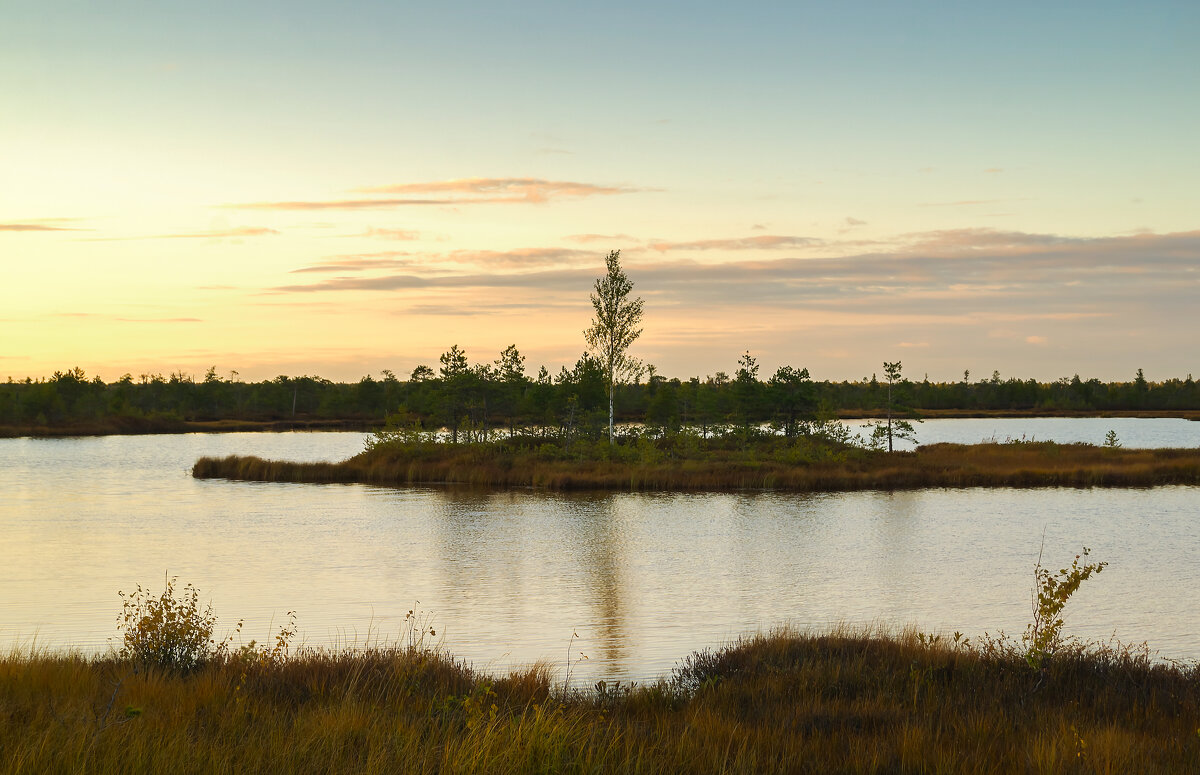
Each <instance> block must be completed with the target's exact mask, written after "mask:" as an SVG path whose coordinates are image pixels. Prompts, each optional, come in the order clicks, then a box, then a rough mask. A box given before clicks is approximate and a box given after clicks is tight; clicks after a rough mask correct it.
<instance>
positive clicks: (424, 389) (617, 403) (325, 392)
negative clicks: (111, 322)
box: [0, 345, 1200, 441]
mask: <svg viewBox="0 0 1200 775" xmlns="http://www.w3.org/2000/svg"><path fill="white" fill-rule="evenodd" d="M896 365H897V366H898V365H899V364H896ZM889 381H890V380H887V379H886V378H885V379H883V380H881V379H877V378H876V377H874V376H872V377H869V378H863V379H859V380H855V381H842V382H832V381H820V382H818V381H814V380H812V378H811V377H810V375H809V372H808V370H807V369H805V368H797V367H793V366H781V367H780V368H778V369H777V370H776V371H775V372H774V373H773V374H769V375H765V374H762V373H760V369H759V365H758V362H757V360H756V359H755V357H754V356H752V355H751V354H750V353H749V352H746V353H744V354H743V355H742V356H741V358H740V359H739V361H738V363H737V365H736V368H734V369H733V373H732V375H730V374H727V373H725V372H717V373H716V374H715V375H713V376H709V377H706V378H703V379H702V378H700V377H692V378H691V379H686V380H683V379H674V378H667V377H664V376H663V375H661V374H659V373H658V371H657V369H655V367H654V366H652V365H648V366H646V367H645V368H644V369H643V370H642V372H641V374H640V375H638V376H636V377H635V379H634V380H633V381H631V382H627V383H624V384H616V385H614V386H613V405H614V411H615V418H616V420H617V422H619V423H638V424H642V425H644V426H646V427H647V428H649V429H650V430H651V431H652V432H653V431H656V430H658V431H662V432H669V431H671V430H673V429H678V428H680V427H684V426H687V427H691V428H695V429H696V430H698V431H699V432H700V433H702V434H706V433H708V432H709V431H710V429H712V428H714V427H726V428H728V427H750V426H758V425H760V424H763V423H772V424H774V425H775V427H776V430H777V432H779V433H781V434H783V435H787V436H793V435H798V434H802V433H805V432H806V429H807V427H808V424H809V423H812V422H814V421H818V420H822V419H830V418H833V417H835V416H836V415H837V414H838V413H839V412H842V413H884V412H886V409H887V406H888V402H889V390H888V387H889ZM608 389H609V384H608V382H607V380H606V374H605V370H604V367H603V364H602V363H601V362H600V361H599V360H598V359H597V358H596V357H594V356H593V355H590V354H584V355H582V356H581V357H580V358H579V360H578V361H577V362H576V363H575V364H574V366H573V367H572V368H569V369H568V368H567V367H565V366H564V367H562V368H561V369H560V370H559V372H558V373H557V374H551V373H550V372H549V371H548V370H547V369H546V368H545V367H542V368H540V369H539V370H538V371H537V372H536V373H534V374H530V373H529V372H528V371H527V370H526V367H525V357H524V356H523V355H521V353H520V352H519V351H518V350H517V348H516V346H515V345H514V346H510V347H508V348H507V349H505V350H504V351H503V352H502V353H500V354H499V356H498V357H497V358H496V359H495V360H493V361H484V362H475V363H471V362H470V361H469V360H468V358H467V354H466V353H465V352H464V351H463V350H462V349H460V348H459V347H458V346H457V345H455V346H453V347H451V348H450V349H449V350H447V351H446V352H445V353H443V354H442V356H441V357H440V359H439V363H438V366H437V368H434V367H432V366H426V365H422V366H418V367H417V368H415V369H413V371H412V373H411V374H410V375H408V378H407V379H401V378H399V377H397V376H396V375H395V374H393V373H392V372H390V371H384V372H382V374H381V375H380V377H379V378H374V377H372V376H365V377H363V378H362V379H361V380H359V381H358V382H351V383H339V382H331V381H330V380H327V379H321V378H319V377H309V376H303V377H287V376H279V377H276V378H275V379H273V380H265V381H262V382H245V381H241V380H238V379H237V377H236V374H232V375H230V377H229V378H227V379H226V378H221V377H219V376H218V375H217V372H216V369H215V368H213V369H209V370H208V372H207V373H206V374H205V375H204V376H203V377H201V378H196V377H194V376H192V375H189V374H184V373H174V374H171V375H170V376H163V375H161V374H142V375H140V376H138V377H133V376H132V375H129V374H126V375H125V376H123V377H122V378H121V379H119V380H117V381H116V382H105V381H103V380H102V379H100V378H99V377H95V376H94V377H90V378H89V377H88V376H87V375H85V374H84V372H83V371H82V370H81V369H78V368H75V369H70V370H68V371H65V372H55V373H54V375H53V376H52V377H50V378H48V379H38V380H34V379H25V380H24V381H13V380H12V379H11V378H10V379H9V381H8V382H7V383H0V426H8V427H10V428H13V427H16V428H19V427H27V428H34V427H48V428H53V427H66V426H71V425H79V424H84V425H86V424H88V423H102V422H104V421H110V420H114V419H119V418H137V419H142V420H151V421H152V420H174V421H183V420H186V421H215V420H238V421H287V420H295V421H343V422H355V423H362V424H366V425H379V424H380V423H382V422H384V420H385V419H386V418H388V417H389V416H392V417H393V421H394V422H395V421H398V420H396V418H397V417H399V418H402V421H403V422H409V423H412V424H417V423H419V424H420V425H421V426H422V427H424V428H427V429H435V428H444V429H445V430H446V432H447V434H448V435H449V437H450V438H451V439H452V440H454V441H459V440H468V441H469V440H474V439H477V438H483V437H491V435H493V434H497V433H508V434H517V433H527V432H531V431H532V432H535V433H542V434H544V433H559V434H564V433H566V434H573V435H580V436H585V437H592V438H599V437H600V436H601V435H603V434H605V433H606V431H607V425H608V410H609V395H608ZM891 401H892V404H893V405H894V406H903V407H904V409H905V412H906V413H908V414H910V415H919V414H920V413H921V412H922V411H926V410H964V411H971V410H1033V411H1046V412H1055V411H1062V410H1078V411H1110V410H1117V411H1120V410H1148V411H1179V410H1196V409H1200V384H1197V382H1196V381H1194V380H1193V379H1192V377H1191V375H1188V377H1187V378H1186V379H1168V380H1166V381H1163V382H1151V381H1149V380H1147V379H1146V378H1145V377H1144V375H1143V373H1142V371H1141V370H1140V369H1139V370H1138V372H1137V374H1136V376H1135V377H1134V379H1132V380H1131V381H1129V382H1101V381H1100V380H1098V379H1088V380H1084V379H1081V378H1080V377H1079V376H1074V377H1069V378H1068V377H1064V378H1062V379H1059V380H1057V381H1054V382H1038V381H1037V380H1033V379H1029V380H1020V379H1015V378H1008V379H1002V378H1001V377H1000V375H999V374H998V373H995V372H993V374H992V376H991V377H990V378H988V379H983V380H974V381H972V380H971V379H970V375H969V374H968V373H964V374H963V379H962V380H961V381H959V382H930V381H929V380H928V379H924V380H921V381H919V382H916V381H911V380H909V379H907V378H904V379H900V380H899V381H898V382H896V384H895V385H893V395H892V398H891Z"/></svg>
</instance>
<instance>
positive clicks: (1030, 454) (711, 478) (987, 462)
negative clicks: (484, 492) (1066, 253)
mask: <svg viewBox="0 0 1200 775" xmlns="http://www.w3.org/2000/svg"><path fill="white" fill-rule="evenodd" d="M561 458H562V456H561V455H559V454H548V453H547V452H545V451H539V450H537V449H523V448H515V449H513V448H509V447H506V446H504V445H498V444H494V445H424V446H413V447H407V448H403V447H393V448H381V449H377V450H374V451H371V452H364V453H362V454H359V455H357V456H355V457H353V458H351V459H349V460H346V461H343V462H341V463H290V462H284V461H270V460H262V459H260V458H256V457H238V456H231V457H227V458H201V459H200V460H199V461H197V463H196V464H195V467H194V468H193V469H192V474H193V475H194V476H196V477H197V478H226V479H242V480H250V481H268V482H314V483H320V482H360V483H363V484H376V485H390V486H398V485H408V484H435V483H444V484H463V485H476V486H491V487H511V486H533V487H542V488H547V489H554V490H569V489H608V490H736V489H762V488H766V489H781V490H796V491H843V490H868V489H881V490H897V489H914V488H922V487H1150V486H1156V485H1166V484H1200V449H1109V448H1103V447H1095V446H1092V445H1087V444H1055V443H1052V442H1038V443H1018V444H971V445H961V444H930V445H925V446H921V447H919V448H918V449H917V450H916V451H915V452H896V453H892V454H888V453H883V452H869V451H866V450H853V449H839V450H832V451H830V450H824V451H822V450H821V449H820V448H818V449H816V450H815V451H814V450H813V449H812V448H811V446H810V447H798V446H795V445H792V446H789V445H788V444H787V442H785V441H772V442H770V443H769V444H760V445H755V446H751V447H750V448H748V449H741V450H739V449H712V450H707V451H697V452H693V453H691V454H688V453H681V454H673V453H671V452H670V451H669V450H668V451H667V452H664V453H663V454H661V455H659V459H654V457H653V456H650V459H648V460H647V459H594V458H590V457H588V456H586V455H579V456H577V457H575V458H573V459H561Z"/></svg>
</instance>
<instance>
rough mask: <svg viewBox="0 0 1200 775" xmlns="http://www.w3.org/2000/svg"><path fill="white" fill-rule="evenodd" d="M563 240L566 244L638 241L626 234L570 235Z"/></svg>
mask: <svg viewBox="0 0 1200 775" xmlns="http://www.w3.org/2000/svg"><path fill="white" fill-rule="evenodd" d="M564 239H566V240H567V241H568V242H580V243H591V242H625V243H629V242H638V240H637V239H636V238H635V237H631V236H630V235H628V234H571V235H570V236H567V237H564Z"/></svg>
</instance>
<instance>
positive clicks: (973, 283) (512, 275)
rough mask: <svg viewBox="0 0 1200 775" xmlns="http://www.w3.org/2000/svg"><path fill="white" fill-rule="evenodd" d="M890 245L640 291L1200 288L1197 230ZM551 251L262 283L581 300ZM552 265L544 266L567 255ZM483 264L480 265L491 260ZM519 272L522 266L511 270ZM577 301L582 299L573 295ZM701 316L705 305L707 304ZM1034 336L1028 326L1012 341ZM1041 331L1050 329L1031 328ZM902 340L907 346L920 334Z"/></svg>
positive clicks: (820, 298)
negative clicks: (469, 267)
mask: <svg viewBox="0 0 1200 775" xmlns="http://www.w3.org/2000/svg"><path fill="white" fill-rule="evenodd" d="M902 242H903V243H904V244H903V245H901V246H900V247H897V248H893V249H889V250H887V251H882V250H881V251H877V252H872V253H860V254H857V255H852V256H844V257H826V258H797V257H787V258H777V259H775V258H772V259H769V260H754V261H736V262H724V263H719V264H704V263H699V262H696V261H692V260H664V261H661V262H659V263H648V264H639V265H638V266H637V267H636V273H635V274H634V279H635V280H636V282H637V283H638V290H639V292H640V293H642V294H643V295H645V296H646V298H647V299H653V300H654V305H655V306H656V307H657V308H659V309H666V308H673V309H678V310H688V309H690V310H706V311H707V312H711V313H713V314H716V311H717V310H721V309H734V308H738V309H751V308H752V309H755V310H767V309H770V310H778V311H779V312H780V314H783V313H784V312H788V313H789V314H791V313H793V312H795V311H797V310H802V309H807V310H810V311H813V312H814V313H815V312H822V314H824V313H825V312H830V313H832V312H840V313H841V314H844V315H847V316H853V317H852V318H849V319H858V320H862V321H870V320H873V319H878V318H879V316H883V315H907V316H910V317H913V318H920V319H922V320H942V321H948V320H952V321H956V322H962V323H964V324H965V323H966V322H968V321H973V320H982V319H987V320H991V321H1007V323H1008V324H1010V325H1016V324H1018V323H1020V322H1022V321H1033V320H1041V321H1056V322H1057V323H1056V324H1068V323H1071V322H1072V321H1076V322H1079V323H1080V324H1082V322H1083V321H1087V320H1100V319H1104V318H1106V317H1115V318H1118V319H1119V318H1121V317H1122V316H1128V315H1131V314H1133V313H1132V310H1135V309H1145V308H1146V306H1147V305H1146V302H1145V300H1146V299H1154V300H1155V301H1154V310H1153V312H1154V314H1160V315H1161V314H1166V312H1167V311H1172V312H1171V314H1172V315H1186V314H1188V311H1189V310H1190V309H1191V307H1192V305H1193V304H1194V298H1195V296H1196V294H1197V293H1198V292H1200V272H1198V271H1197V267H1198V266H1200V232H1188V233H1176V234H1164V235H1132V236H1125V237H1115V238H1107V239H1082V238H1068V237H1062V236H1058V235H1047V234H1022V233H1015V232H992V231H988V230H981V229H968V230H960V231H944V232H929V233H921V234H912V235H905V237H904V239H903V240H902ZM559 250H560V249H556V248H545V249H530V250H526V251H510V252H508V253H504V252H494V253H492V252H477V253H475V254H473V255H470V256H468V255H466V254H462V255H460V256H459V257H460V258H463V259H468V258H469V259H470V260H469V261H467V263H470V264H474V265H475V266H476V271H463V272H455V273H450V272H441V273H437V271H436V270H429V271H414V270H412V269H411V268H402V271H400V272H389V273H386V274H382V275H376V276H336V277H325V278H322V279H320V280H318V281H317V282H313V283H311V284H303V285H286V286H280V287H277V288H273V289H271V291H273V292H275V293H278V294H290V293H300V294H313V293H324V292H363V291H366V292H371V291H396V290H405V289H408V290H421V291H424V292H433V291H440V292H443V293H447V294H450V296H451V297H452V298H453V297H455V296H457V295H459V294H468V295H470V296H471V297H472V298H475V297H480V296H491V295H494V294H496V293H497V292H503V293H509V292H510V291H513V290H518V289H519V292H520V293H522V294H523V295H525V296H529V297H532V298H537V299H543V300H546V301H547V302H553V301H561V300H564V299H565V300H568V301H571V300H574V301H575V302H576V303H579V304H583V303H585V302H586V292H587V289H588V288H589V287H590V285H591V282H592V280H594V279H595V276H596V273H597V269H596V267H592V266H583V265H581V262H576V263H571V259H573V258H574V257H575V256H576V255H578V256H579V258H580V259H581V260H582V258H583V257H584V256H586V257H587V258H588V260H591V261H594V260H595V258H596V257H595V256H594V255H592V254H590V253H588V252H587V251H579V252H578V253H577V254H576V253H570V254H567V255H566V256H562V255H559V253H558V252H559ZM564 259H565V262H564V263H563V264H554V263H553V262H554V261H561V260H564ZM489 262H490V263H489ZM514 269H529V270H531V271H513V270H514ZM580 300H582V301H580ZM706 314H707V313H706ZM1031 333H1032V332H1029V331H1025V332H1024V333H1023V335H1022V336H1024V335H1029V334H1031ZM1037 335H1039V336H1042V335H1047V334H1046V333H1045V332H1038V334H1037ZM912 336H913V335H912V334H910V335H908V336H906V337H905V339H906V340H907V341H910V342H918V343H919V342H921V341H931V340H928V339H926V338H925V335H921V336H920V338H910V337H912Z"/></svg>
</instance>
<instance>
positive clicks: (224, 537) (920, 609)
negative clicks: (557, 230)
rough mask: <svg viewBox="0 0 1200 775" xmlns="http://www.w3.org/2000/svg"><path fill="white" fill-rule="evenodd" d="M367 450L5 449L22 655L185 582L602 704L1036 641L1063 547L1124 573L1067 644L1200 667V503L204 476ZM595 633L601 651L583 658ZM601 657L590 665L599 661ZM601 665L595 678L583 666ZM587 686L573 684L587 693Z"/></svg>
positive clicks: (1019, 427)
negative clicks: (858, 651) (726, 676)
mask: <svg viewBox="0 0 1200 775" xmlns="http://www.w3.org/2000/svg"><path fill="white" fill-rule="evenodd" d="M1109 429H1113V430H1115V431H1116V433H1117V434H1118V436H1119V437H1120V438H1121V440H1122V443H1124V444H1125V445H1126V446H1189V447H1195V446H1200V423H1197V422H1187V421H1183V420H1147V419H1130V418H1120V419H1109V418H1101V419H1087V420H1081V419H1061V418H1060V419H1049V418H1041V419H1037V420H1029V419H1021V420H1008V419H1005V420H995V419H989V420H974V419H972V420H936V421H929V422H926V423H924V424H923V425H920V426H918V434H919V436H920V438H921V439H922V440H923V441H930V442H931V441H936V440H960V441H979V440H980V439H981V438H991V437H993V436H995V437H996V438H998V439H1003V438H1006V437H1015V438H1020V436H1021V435H1022V434H1024V435H1025V436H1026V437H1029V436H1031V435H1032V436H1035V437H1036V438H1037V439H1039V440H1043V439H1046V440H1050V439H1055V440H1064V441H1071V440H1080V439H1083V440H1088V441H1093V442H1097V443H1098V442H1099V441H1101V440H1102V439H1103V437H1104V434H1105V433H1106V432H1107V431H1108V430H1109ZM363 438H364V436H363V434H361V433H281V434H265V433H262V434H253V433H243V434H187V435H177V436H109V437H98V438H74V439H28V438H25V439H3V440H0V460H3V461H4V462H3V465H2V466H0V526H2V527H0V530H2V533H0V535H2V536H3V541H2V543H0V645H10V644H14V643H24V644H28V643H29V642H30V641H31V640H33V641H35V642H36V643H37V644H41V645H48V646H55V647H65V646H76V647H80V648H83V649H85V650H96V649H102V648H104V647H106V645H107V643H108V639H109V638H111V637H113V636H114V635H115V634H116V627H115V624H116V618H117V613H118V612H119V610H120V599H119V598H118V596H117V591H118V590H125V591H126V592H128V591H131V590H132V589H133V588H134V587H135V586H136V585H137V584H139V583H140V584H142V585H143V586H148V587H150V588H151V589H153V590H155V591H158V590H160V589H161V587H162V583H163V576H164V573H169V574H170V575H172V576H178V577H179V579H180V581H181V583H183V582H191V583H193V584H195V585H196V586H197V587H198V588H199V589H200V590H201V592H202V596H203V598H204V599H206V600H207V599H211V601H212V605H213V608H214V611H215V613H216V614H217V616H218V617H219V620H220V625H219V628H218V632H219V633H222V634H223V633H224V632H226V631H228V630H230V629H232V626H233V624H234V623H235V622H236V621H237V620H238V619H239V618H244V619H245V620H246V626H245V629H244V633H245V637H246V638H257V639H259V640H260V641H261V640H264V639H269V637H270V635H271V632H272V626H274V627H275V628H277V627H278V625H279V624H280V623H281V622H283V621H284V620H285V618H286V613H287V612H288V611H290V610H295V611H296V612H297V621H298V624H299V628H300V632H301V636H302V639H303V641H304V642H305V643H306V644H308V645H314V646H323V645H338V644H341V645H348V644H359V645H361V644H363V643H365V642H368V641H371V642H378V641H380V640H383V641H386V640H388V639H389V638H391V639H394V638H395V637H396V636H397V634H398V633H400V631H401V629H402V627H403V619H404V615H405V613H407V612H408V611H409V610H410V609H416V610H417V611H419V612H423V613H424V615H425V616H427V617H429V620H430V621H431V623H432V625H433V626H434V628H435V629H436V630H437V631H438V639H439V640H442V639H444V643H445V645H446V647H447V649H448V650H449V651H450V652H451V653H453V654H454V655H456V656H459V657H462V658H465V659H468V660H469V661H471V662H472V663H474V664H475V665H476V666H477V667H480V668H483V669H489V670H495V671H501V670H504V669H506V668H507V667H509V666H511V665H521V664H528V663H530V662H532V661H534V660H538V659H543V660H546V661H548V662H550V663H551V664H552V665H553V666H555V667H556V668H558V671H559V675H560V677H561V676H562V675H563V673H564V671H565V667H566V665H567V664H568V655H567V652H568V648H569V649H570V655H571V656H570V661H571V663H573V665H574V666H573V668H572V675H573V677H575V678H577V679H578V681H579V682H580V685H590V683H592V682H594V681H596V680H599V679H600V678H604V679H609V680H611V679H615V678H620V679H625V680H649V679H652V678H654V677H656V676H660V675H663V674H665V673H667V672H669V671H670V669H671V668H672V666H673V665H674V664H675V663H676V661H677V660H679V659H680V658H682V657H684V656H685V655H687V654H688V653H689V652H691V651H693V650H696V649H700V648H704V647H706V646H718V645H720V644H721V643H723V642H726V641H728V640H730V639H732V638H735V637H737V636H739V635H742V634H745V633H750V632H754V631H755V630H758V629H769V628H771V627H772V626H775V625H778V624H784V623H791V624H795V625H798V626H801V627H817V628H821V627H826V626H828V625H830V624H833V623H837V622H842V621H845V622H852V623H882V624H884V625H888V626H895V627H900V626H903V625H908V624H913V625H916V626H919V627H920V628H921V629H923V630H925V631H947V632H952V631H954V630H960V631H962V632H965V633H967V634H970V635H978V634H980V633H983V632H990V633H993V634H995V633H996V632H998V631H1000V630H1004V631H1005V632H1008V633H1009V634H1012V635H1019V634H1020V632H1021V631H1022V630H1023V629H1024V625H1025V622H1026V621H1027V620H1028V617H1029V612H1030V597H1029V591H1030V586H1031V582H1032V569H1033V565H1034V562H1035V561H1036V560H1037V557H1038V552H1039V548H1040V547H1041V546H1042V542H1043V534H1044V536H1045V548H1044V551H1045V558H1046V562H1047V564H1048V565H1049V566H1050V567H1052V568H1058V567H1062V566H1064V565H1066V564H1068V563H1069V562H1070V560H1071V558H1072V557H1073V556H1074V554H1075V552H1076V551H1078V549H1079V548H1080V546H1082V545H1084V544H1086V545H1087V546H1090V547H1091V548H1092V550H1093V557H1094V558H1095V559H1097V560H1105V561H1108V562H1109V563H1110V566H1109V568H1108V569H1107V570H1106V571H1105V572H1104V573H1102V574H1100V575H1099V576H1097V577H1096V578H1094V579H1092V580H1090V581H1088V582H1087V583H1086V584H1085V585H1084V586H1083V587H1082V588H1081V590H1080V592H1079V593H1078V594H1077V595H1076V598H1075V599H1074V600H1073V601H1072V603H1071V604H1070V606H1068V608H1067V627H1066V629H1067V632H1068V633H1069V634H1074V635H1078V636H1080V637H1084V638H1088V639H1107V638H1109V637H1111V636H1113V635H1115V636H1116V637H1118V638H1119V639H1121V640H1122V641H1126V642H1130V641H1132V642H1141V641H1143V640H1144V641H1148V642H1149V644H1150V646H1151V647H1152V648H1154V649H1157V650H1159V651H1160V652H1161V654H1162V655H1163V656H1165V657H1169V658H1180V659H1196V658H1200V635H1197V634H1196V633H1195V622H1196V621H1197V619H1198V618H1200V602H1198V601H1200V594H1198V593H1200V531H1198V530H1197V529H1196V524H1197V518H1198V517H1200V488H1197V487H1165V488H1157V489H1151V490H1111V489H1110V490H1099V489H1095V490H1075V489H1050V490H1045V489H1042V490H1016V489H993V490H983V489H976V490H970V489H937V490H921V491H913V492H897V493H884V492H865V493H863V492H860V493H834V494H816V495H803V494H788V493H776V492H753V493H737V494H730V493H723V494H722V493H714V494H690V493H689V494H684V493H651V494H636V493H588V494H575V493H566V494H563V493H544V492H537V491H533V490H511V491H492V492H487V491H472V490H463V489H450V488H410V489H403V490H397V489H387V488H379V487H368V486H362V485H324V486H318V485H292V484H264V483H247V482H226V481H219V480H210V481H197V480H194V479H192V478H191V476H190V467H191V465H192V463H193V462H194V461H195V460H196V458H198V457H200V456H202V455H226V454H232V453H237V454H256V455H261V456H264V457H274V458H286V459H296V460H337V459H341V458H344V457H347V456H349V455H351V454H354V453H356V452H358V451H359V450H360V449H361V448H362V442H363ZM576 634H577V636H578V637H574V636H575V635H576ZM580 655H586V656H587V659H586V660H583V661H578V662H577V660H578V659H579V656H580ZM576 662H577V663H576ZM573 680H574V679H573Z"/></svg>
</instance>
